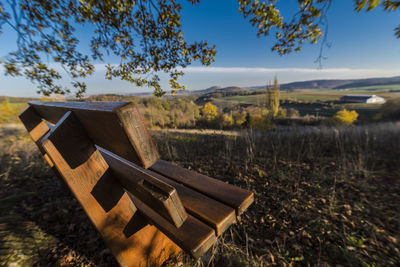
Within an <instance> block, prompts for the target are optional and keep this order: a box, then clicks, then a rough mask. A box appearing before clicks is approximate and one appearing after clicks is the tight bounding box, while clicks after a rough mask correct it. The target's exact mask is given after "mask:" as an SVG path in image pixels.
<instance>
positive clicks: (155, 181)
mask: <svg viewBox="0 0 400 267" xmlns="http://www.w3.org/2000/svg"><path fill="white" fill-rule="evenodd" d="M20 119H21V121H22V122H23V124H24V125H25V127H26V129H27V131H28V132H29V134H30V136H31V137H32V139H33V141H34V142H35V143H36V144H37V146H38V147H39V149H40V151H41V152H42V153H43V156H44V158H45V159H46V160H47V162H48V163H49V165H50V166H51V167H52V168H53V169H54V170H55V172H56V173H57V174H58V175H59V176H60V177H62V178H63V180H64V181H65V182H66V184H67V185H68V187H69V188H70V189H71V191H72V192H73V194H74V195H75V197H76V198H77V199H78V201H79V202H80V204H81V205H82V207H83V208H84V210H85V212H86V213H87V215H88V216H89V218H90V220H91V221H92V223H93V224H94V226H95V227H96V228H97V230H98V231H99V232H100V234H101V236H102V238H103V240H104V242H105V243H106V244H107V246H108V247H109V248H110V250H111V251H112V253H113V254H114V256H115V258H116V259H117V261H118V262H119V264H120V265H121V266H149V265H150V266H159V265H161V264H163V263H164V262H165V261H166V260H167V259H169V258H172V257H174V256H176V255H178V254H179V253H181V252H182V250H183V251H185V252H187V253H189V254H190V255H191V256H193V257H194V258H198V257H200V256H202V255H203V254H204V253H205V252H206V251H207V250H208V249H209V248H210V247H211V246H212V245H213V244H214V243H215V242H216V240H217V237H218V236H220V235H221V234H222V233H223V232H224V231H225V230H226V229H227V228H228V227H229V226H230V225H231V224H233V223H235V221H236V219H237V217H238V216H239V215H240V214H241V213H243V212H244V211H245V210H246V209H247V207H248V206H249V205H250V204H251V203H252V202H253V199H254V195H253V193H252V192H250V191H247V190H244V189H241V188H239V187H235V186H232V185H229V184H227V183H224V182H222V181H219V180H216V179H213V178H210V177H207V176H205V175H201V174H198V173H196V172H193V171H190V170H187V169H185V168H181V167H178V166H176V165H173V164H171V163H169V162H166V161H163V160H161V159H160V157H159V154H158V152H157V149H156V147H155V145H154V143H153V142H152V140H151V137H150V135H149V133H148V131H147V129H146V127H145V125H144V122H143V120H142V117H141V115H140V114H139V112H138V110H137V108H136V107H135V105H134V104H132V103H129V102H93V103H89V102H35V101H33V102H29V107H28V108H27V109H26V110H25V111H24V112H23V113H22V114H21V115H20Z"/></svg>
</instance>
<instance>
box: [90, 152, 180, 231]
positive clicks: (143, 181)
mask: <svg viewBox="0 0 400 267" xmlns="http://www.w3.org/2000/svg"><path fill="white" fill-rule="evenodd" d="M97 148H98V150H99V151H100V153H101V155H102V156H103V158H104V159H105V161H106V162H107V164H108V165H109V166H110V169H111V170H112V172H113V174H114V176H115V178H117V179H118V181H119V182H120V183H121V185H122V186H123V187H124V188H125V189H126V190H127V191H128V192H130V193H132V194H133V195H134V196H135V197H137V198H139V199H140V200H141V201H142V202H144V203H146V205H147V206H149V207H150V208H152V209H153V210H154V211H156V212H158V213H159V214H160V215H161V216H163V217H164V218H165V219H166V220H167V221H169V222H170V223H172V224H174V225H175V226H176V227H180V226H181V225H182V224H183V222H184V221H185V220H186V219H187V214H186V211H185V208H184V207H183V205H182V202H181V200H180V198H179V196H178V193H177V191H176V190H175V188H174V187H172V186H171V185H169V184H166V183H165V182H163V181H161V180H159V179H157V178H155V177H154V176H152V175H150V174H148V173H147V172H146V171H145V170H146V169H144V168H141V167H139V166H137V165H133V164H132V163H130V162H129V161H127V160H125V159H123V158H121V157H118V156H117V155H115V154H113V153H111V152H109V151H107V150H105V149H103V148H101V147H97Z"/></svg>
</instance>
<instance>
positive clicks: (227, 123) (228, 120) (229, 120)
mask: <svg viewBox="0 0 400 267" xmlns="http://www.w3.org/2000/svg"><path fill="white" fill-rule="evenodd" d="M223 124H224V126H232V125H233V118H232V116H231V115H229V114H224V117H223Z"/></svg>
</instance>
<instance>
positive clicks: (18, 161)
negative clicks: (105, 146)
mask: <svg viewBox="0 0 400 267" xmlns="http://www.w3.org/2000/svg"><path fill="white" fill-rule="evenodd" d="M307 129H309V130H307ZM151 134H152V136H153V138H154V141H155V143H156V145H157V147H158V149H159V151H160V153H161V155H162V158H164V159H166V160H169V161H172V162H175V163H176V164H179V165H181V166H184V167H188V168H191V169H193V170H196V171H198V172H200V173H203V174H206V175H209V176H212V177H215V178H217V179H220V180H222V181H225V182H229V183H231V184H234V185H237V186H240V187H243V188H247V189H249V190H252V191H253V192H254V193H255V202H254V203H253V205H252V206H251V207H250V208H249V210H248V211H247V212H246V213H245V214H244V215H243V216H242V220H241V221H239V222H238V223H237V224H236V225H234V226H233V227H232V228H231V230H230V231H228V232H227V233H226V234H224V235H223V236H222V237H221V238H219V241H218V243H217V245H216V246H215V247H214V248H213V249H212V250H211V252H210V253H209V254H208V257H206V258H205V259H204V261H203V262H201V261H200V262H193V261H192V260H190V259H189V258H186V257H185V258H184V259H180V263H178V265H177V266H269V265H277V266H284V265H290V264H292V265H311V266H334V265H337V266H338V265H341V266H396V265H397V264H398V262H400V253H399V252H400V251H399V249H400V243H399V240H400V232H399V231H398V229H399V228H400V207H399V205H398V203H400V180H399V177H400V164H399V162H398V161H399V158H400V154H399V153H400V124H394V123H386V124H374V125H370V126H356V127H349V128H315V127H314V128H304V129H302V130H296V131H288V130H287V129H286V130H285V131H270V132H257V133H255V132H254V133H253V132H241V133H240V134H239V135H237V134H236V135H225V134H224V133H223V132H220V133H219V134H218V135H215V134H208V133H207V132H205V133H202V134H197V133H196V132H192V133H181V132H164V131H153V132H151ZM0 157H1V161H0V211H1V213H0V226H1V227H0V235H1V238H0V250H1V253H0V262H2V263H4V264H5V265H6V266H7V265H8V264H12V263H17V266H117V265H116V262H115V260H114V259H113V257H112V255H111V253H110V251H109V250H108V249H107V248H106V247H105V245H104V243H103V241H102V240H101V238H100V236H99V235H98V233H97V232H96V230H95V229H94V227H93V226H92V225H91V223H90V222H89V220H88V218H87V217H86V215H85V214H84V212H83V210H82V209H81V208H80V206H79V204H78V203H77V201H75V200H74V198H73V196H72V194H71V193H70V192H69V190H68V188H67V187H66V185H65V184H64V183H63V182H61V181H60V180H59V178H58V177H56V176H55V175H54V174H52V172H51V170H50V169H49V168H48V167H47V165H46V163H45V161H44V160H43V159H42V157H41V155H40V153H39V151H38V150H37V149H36V147H35V144H34V143H33V142H32V141H31V140H30V138H29V137H28V136H27V134H26V133H25V131H24V129H23V127H22V126H21V125H18V124H8V125H3V126H2V127H1V128H0ZM210 259H211V262H209V260H210Z"/></svg>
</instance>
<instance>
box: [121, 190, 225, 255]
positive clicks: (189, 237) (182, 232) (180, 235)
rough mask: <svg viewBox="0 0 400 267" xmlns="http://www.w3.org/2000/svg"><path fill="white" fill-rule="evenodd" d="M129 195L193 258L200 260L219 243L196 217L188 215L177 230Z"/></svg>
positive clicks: (147, 215) (208, 228)
mask: <svg viewBox="0 0 400 267" xmlns="http://www.w3.org/2000/svg"><path fill="white" fill-rule="evenodd" d="M128 195H129V197H130V198H131V199H132V201H133V203H134V204H135V206H136V207H137V208H138V210H139V211H140V212H141V213H142V214H143V215H144V216H145V217H146V218H148V219H149V220H150V221H151V222H152V223H154V225H155V226H157V228H158V229H160V230H161V232H163V233H164V234H165V235H166V236H168V237H169V238H170V239H171V240H172V241H174V242H175V243H176V244H177V245H178V246H179V247H181V248H182V249H183V250H185V251H186V252H187V253H189V254H190V255H192V257H194V258H196V259H197V258H199V257H200V256H202V255H203V254H204V253H205V252H206V251H207V250H208V249H209V248H210V247H211V246H212V245H213V244H214V243H215V242H216V241H217V237H216V235H215V231H214V230H213V229H212V228H211V227H209V226H208V225H206V224H204V223H203V222H201V221H199V220H198V219H196V218H195V217H193V216H191V215H188V218H187V219H186V220H185V222H184V223H183V224H182V226H181V227H179V228H176V227H174V226H173V225H172V224H170V223H169V222H168V221H166V220H165V219H164V218H163V217H161V216H160V215H159V214H158V213H157V212H155V211H154V210H153V209H151V208H149V207H148V206H147V205H146V204H144V203H143V202H142V201H140V200H139V199H138V198H136V197H135V196H133V195H132V194H131V193H128Z"/></svg>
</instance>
